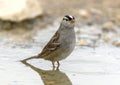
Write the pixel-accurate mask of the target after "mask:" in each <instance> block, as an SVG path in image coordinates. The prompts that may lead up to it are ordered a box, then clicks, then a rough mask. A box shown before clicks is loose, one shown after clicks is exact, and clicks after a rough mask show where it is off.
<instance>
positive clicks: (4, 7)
mask: <svg viewBox="0 0 120 85" xmlns="http://www.w3.org/2000/svg"><path fill="white" fill-rule="evenodd" d="M65 15H73V16H75V19H76V25H75V32H76V48H75V50H74V51H73V53H72V54H71V55H70V56H69V57H68V58H67V59H66V60H63V61H61V67H60V71H52V70H50V69H51V68H52V67H51V63H50V62H48V61H45V60H42V59H36V60H33V61H32V60H31V62H29V63H30V64H29V63H21V62H20V60H23V59H25V58H29V57H31V56H34V55H37V54H38V53H40V51H41V50H42V49H43V47H44V46H45V44H46V43H47V42H48V41H49V39H50V38H51V37H52V36H53V34H54V33H55V31H56V30H57V29H58V27H59V25H60V22H61V20H62V18H63V17H64V16H65ZM119 62H120V0H0V85H33V84H34V85H80V84H81V85H119V83H120V82H119V81H120V76H119V74H120V63H119ZM26 65H27V66H26ZM71 68H74V69H71ZM36 73H37V74H36ZM38 74H39V75H38ZM53 76H54V77H53ZM55 76H56V77H55ZM60 79H61V80H60ZM116 83H117V84H116Z"/></svg>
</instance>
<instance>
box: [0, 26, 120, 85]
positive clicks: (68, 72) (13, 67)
mask: <svg viewBox="0 0 120 85" xmlns="http://www.w3.org/2000/svg"><path fill="white" fill-rule="evenodd" d="M56 30H57V29H54V27H53V29H52V27H50V29H45V30H40V31H38V32H37V33H36V35H35V36H34V38H33V39H34V42H30V43H27V45H25V44H24V43H21V44H18V45H17V46H16V44H15V43H8V44H4V42H1V43H0V46H1V47H0V85H33V84H34V85H119V84H120V82H119V81H120V63H119V61H120V49H119V48H117V47H114V46H112V45H111V44H105V43H102V45H101V44H100V45H99V46H97V47H95V48H92V47H85V46H77V45H76V48H75V50H74V51H73V52H72V54H71V55H70V56H69V57H68V58H67V59H65V60H63V61H61V62H60V63H61V66H60V70H59V71H58V70H56V71H53V70H52V64H51V62H49V61H46V60H43V59H33V60H29V61H27V62H24V63H22V62H21V60H23V59H26V58H29V57H31V56H34V55H36V54H38V53H40V51H41V50H42V48H43V47H44V45H45V44H46V43H47V41H48V40H49V38H50V37H51V36H52V35H53V34H54V32H55V31H56ZM43 36H44V37H43Z"/></svg>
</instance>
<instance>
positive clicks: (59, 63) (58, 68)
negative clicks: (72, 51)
mask: <svg viewBox="0 0 120 85" xmlns="http://www.w3.org/2000/svg"><path fill="white" fill-rule="evenodd" d="M57 64H58V65H57V70H59V67H60V63H59V61H57Z"/></svg>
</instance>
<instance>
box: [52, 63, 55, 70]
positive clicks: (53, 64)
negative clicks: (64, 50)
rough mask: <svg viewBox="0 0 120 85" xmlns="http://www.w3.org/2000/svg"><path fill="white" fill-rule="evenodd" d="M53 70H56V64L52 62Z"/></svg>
mask: <svg viewBox="0 0 120 85" xmlns="http://www.w3.org/2000/svg"><path fill="white" fill-rule="evenodd" d="M52 66H53V70H55V62H54V61H52Z"/></svg>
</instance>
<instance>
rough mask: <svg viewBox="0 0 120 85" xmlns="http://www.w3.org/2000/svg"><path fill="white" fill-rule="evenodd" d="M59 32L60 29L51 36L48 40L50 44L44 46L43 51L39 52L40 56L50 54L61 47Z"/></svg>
mask: <svg viewBox="0 0 120 85" xmlns="http://www.w3.org/2000/svg"><path fill="white" fill-rule="evenodd" d="M59 37H60V35H59V33H58V31H57V32H56V33H55V35H54V36H53V37H52V38H51V40H50V41H49V42H48V44H47V45H46V46H45V47H44V48H43V50H42V52H41V53H40V54H39V57H41V58H42V57H44V56H47V55H49V54H50V53H52V52H54V51H55V50H56V49H57V48H59V47H60V42H58V40H59Z"/></svg>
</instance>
